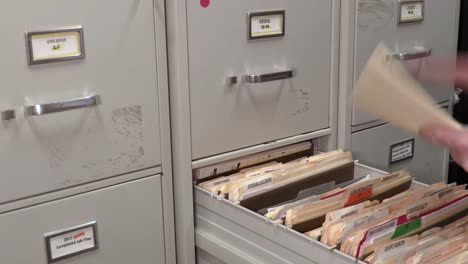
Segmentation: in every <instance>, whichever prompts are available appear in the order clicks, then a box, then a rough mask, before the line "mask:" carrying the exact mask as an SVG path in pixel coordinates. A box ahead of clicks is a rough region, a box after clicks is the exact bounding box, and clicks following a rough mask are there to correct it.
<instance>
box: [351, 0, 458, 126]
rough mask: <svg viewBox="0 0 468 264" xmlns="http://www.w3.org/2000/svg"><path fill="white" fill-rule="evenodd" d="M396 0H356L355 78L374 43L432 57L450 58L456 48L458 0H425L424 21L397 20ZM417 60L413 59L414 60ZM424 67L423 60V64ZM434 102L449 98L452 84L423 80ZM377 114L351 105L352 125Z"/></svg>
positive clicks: (393, 49) (365, 61)
mask: <svg viewBox="0 0 468 264" xmlns="http://www.w3.org/2000/svg"><path fill="white" fill-rule="evenodd" d="M398 3H399V1H397V0H378V1H375V0H358V1H356V5H355V7H354V8H355V12H356V22H355V27H356V29H355V43H354V45H355V50H354V81H356V80H357V79H358V78H359V75H360V74H361V71H362V70H363V68H364V66H365V65H366V63H367V60H368V59H369V57H370V55H371V54H372V52H373V51H374V49H375V47H376V46H377V44H378V43H379V42H381V41H383V42H384V43H385V44H386V45H387V46H388V47H389V49H390V50H391V51H393V52H395V53H400V52H403V53H404V52H411V51H413V50H414V48H415V47H424V48H428V49H431V50H432V55H431V57H429V58H426V59H419V61H422V62H424V61H425V60H426V61H430V60H431V58H432V57H448V58H453V62H454V64H453V65H454V66H455V55H456V52H457V36H458V13H459V0H445V1H440V0H425V1H424V4H425V11H424V21H422V22H413V23H403V24H399V23H398V12H399V4H398ZM417 61H418V60H416V62H417ZM421 70H422V71H424V63H423V64H422V69H421ZM425 87H426V88H427V89H428V91H429V93H430V94H431V95H432V96H433V97H434V98H435V99H436V101H437V102H439V103H440V102H446V101H449V100H450V97H451V94H452V90H451V89H453V87H454V86H453V84H447V85H446V87H439V86H437V85H430V84H426V85H425ZM376 119H377V118H376V117H374V116H372V115H370V114H368V113H365V112H362V111H359V110H357V109H356V108H355V107H354V106H353V120H352V124H353V125H359V124H364V123H367V122H371V121H373V120H376Z"/></svg>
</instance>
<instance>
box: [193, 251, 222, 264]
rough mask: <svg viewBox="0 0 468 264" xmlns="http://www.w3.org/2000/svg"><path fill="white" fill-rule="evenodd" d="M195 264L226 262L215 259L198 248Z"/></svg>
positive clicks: (220, 263)
mask: <svg viewBox="0 0 468 264" xmlns="http://www.w3.org/2000/svg"><path fill="white" fill-rule="evenodd" d="M197 264H226V262H224V261H221V260H219V259H217V258H216V257H214V256H213V255H210V254H209V253H207V252H206V251H204V250H202V249H200V248H197Z"/></svg>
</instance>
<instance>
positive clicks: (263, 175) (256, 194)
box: [199, 150, 354, 211]
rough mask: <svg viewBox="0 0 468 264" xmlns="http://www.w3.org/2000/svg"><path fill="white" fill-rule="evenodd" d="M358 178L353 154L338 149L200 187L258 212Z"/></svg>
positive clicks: (265, 167) (234, 175)
mask: <svg viewBox="0 0 468 264" xmlns="http://www.w3.org/2000/svg"><path fill="white" fill-rule="evenodd" d="M353 177H354V161H353V159H352V157H351V153H349V152H344V151H342V150H336V151H332V152H328V153H323V154H319V155H314V156H311V157H304V158H301V159H298V160H294V161H291V162H288V163H276V162H271V163H268V164H264V165H261V166H256V167H253V168H249V169H244V170H242V171H240V172H239V173H236V174H233V175H229V176H224V177H219V178H216V179H214V180H210V181H207V182H203V183H201V184H199V186H200V187H202V188H204V189H206V190H208V191H210V192H212V193H215V194H218V195H224V196H225V197H227V198H228V199H229V200H230V201H232V202H235V203H240V204H241V205H243V206H244V207H246V208H249V209H251V210H254V211H258V210H261V209H263V208H266V207H269V206H272V205H276V204H278V203H281V202H284V201H285V200H289V199H294V198H297V196H298V195H299V193H300V192H301V191H303V190H304V189H307V188H310V187H313V186H317V185H320V184H325V183H329V182H331V181H333V182H334V183H335V182H336V183H342V182H346V181H350V180H352V179H353Z"/></svg>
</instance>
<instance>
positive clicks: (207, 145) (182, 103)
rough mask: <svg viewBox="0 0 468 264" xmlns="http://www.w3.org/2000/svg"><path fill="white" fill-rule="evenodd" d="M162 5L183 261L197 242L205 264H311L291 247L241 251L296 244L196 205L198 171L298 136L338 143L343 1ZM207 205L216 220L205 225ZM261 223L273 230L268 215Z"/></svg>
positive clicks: (188, 260)
mask: <svg viewBox="0 0 468 264" xmlns="http://www.w3.org/2000/svg"><path fill="white" fill-rule="evenodd" d="M166 4H167V8H168V9H167V11H168V12H167V15H168V51H169V53H168V54H169V60H168V61H169V78H170V84H171V89H170V92H171V96H170V98H171V126H172V127H171V129H172V133H173V134H172V147H173V149H172V150H173V157H174V163H173V164H174V167H173V169H174V181H175V184H174V186H175V192H176V193H177V195H176V196H175V208H176V226H177V232H176V233H177V250H178V255H177V256H178V258H177V260H178V262H180V263H194V260H195V257H196V254H195V246H194V245H195V244H196V246H197V247H198V252H199V256H198V261H199V263H224V262H227V263H262V262H265V263H313V262H314V260H313V259H312V258H309V259H308V260H307V261H308V262H301V261H299V260H304V259H305V258H303V257H300V256H299V255H297V253H294V252H292V253H290V254H291V256H290V257H291V258H289V257H286V258H285V259H283V257H282V256H281V254H280V253H276V252H275V253H274V255H273V256H267V255H268V254H269V253H268V254H267V255H265V257H266V258H262V256H263V255H264V254H265V252H262V251H258V252H257V253H258V255H257V256H255V257H251V256H249V255H250V253H248V254H246V255H245V254H244V253H242V251H244V250H245V247H247V246H248V245H251V246H252V248H251V249H252V250H253V249H254V248H257V247H266V248H267V250H268V251H271V252H273V251H275V249H278V248H286V247H292V246H293V245H291V246H288V245H287V243H284V244H281V245H280V244H278V242H275V241H274V234H276V233H272V234H271V235H272V237H269V238H267V239H264V240H257V238H258V235H257V236H256V237H251V236H250V235H248V234H247V233H248V231H247V230H245V229H242V230H241V229H236V228H235V227H234V226H236V227H237V226H243V225H247V223H248V222H249V221H250V220H251V218H248V217H249V216H247V218H244V220H240V219H236V218H233V219H232V221H230V223H229V224H227V223H225V222H223V221H225V219H224V217H225V216H223V215H224V214H229V210H231V209H235V207H232V208H231V207H224V204H223V203H217V200H216V199H212V200H206V202H207V203H208V204H211V205H204V206H201V205H200V203H203V202H202V200H196V201H194V199H193V188H194V186H193V182H192V176H193V175H194V174H195V171H196V170H197V169H199V168H202V167H206V166H210V165H213V164H216V163H219V162H223V161H226V160H231V159H235V158H242V157H245V156H247V155H250V154H254V153H258V152H261V151H266V150H270V149H274V148H277V147H281V146H286V145H290V144H294V143H297V142H302V141H309V140H314V142H315V143H316V144H317V145H319V146H323V148H322V149H323V150H328V149H332V148H333V147H334V146H335V144H336V142H335V139H336V125H335V124H336V122H337V111H336V101H337V89H338V53H339V49H338V48H339V42H338V40H339V38H338V37H339V11H340V9H339V6H340V4H339V1H316V0H314V1H310V0H307V1H306V0H301V1H286V0H272V1H261V0H255V1H252V0H250V1H247V0H242V1H214V0H213V1H206V0H202V1H185V0H184V1H168V2H167V3H166ZM229 169H230V167H229V166H226V167H219V168H215V170H216V171H205V172H206V174H204V175H205V176H206V175H210V174H212V173H220V171H225V170H229ZM199 195H202V197H203V195H204V194H200V193H199V194H197V196H199ZM208 196H209V195H208ZM197 199H198V198H197ZM201 199H203V198H201ZM194 204H195V205H194ZM194 206H195V214H196V217H195V216H194V212H193V208H194ZM206 206H214V207H218V209H219V210H218V211H216V212H215V211H213V210H212V209H210V207H206ZM225 210H226V211H225ZM205 211H206V212H207V213H209V214H211V215H212V216H213V218H212V219H211V220H210V221H211V222H210V224H208V225H207V224H206V222H205V221H204V219H205V217H204V216H202V214H203V212H205ZM236 213H240V214H241V215H244V213H245V212H244V211H242V210H240V211H236ZM226 216H227V215H226ZM192 219H195V222H196V228H194V224H193V222H192ZM254 219H257V218H254ZM258 219H259V218H258ZM258 219H257V220H258ZM255 221H256V220H255ZM226 225H233V226H232V228H233V229H231V230H232V231H229V232H227V233H226V234H224V233H223V234H222V233H218V232H217V230H218V229H217V228H221V229H226V228H227V229H229V228H230V227H231V226H229V227H228V226H226ZM255 226H257V225H255ZM257 227H258V228H262V229H263V228H267V229H268V228H272V226H271V225H270V224H269V223H267V222H265V221H264V220H263V221H260V222H259V223H258V226H257ZM227 229H226V230H227ZM238 231H239V232H242V234H241V233H237V232H238ZM270 231H273V229H272V230H270ZM268 232H269V231H266V229H265V230H263V231H262V232H261V234H266V233H268ZM195 233H196V239H195V236H194V234H195ZM286 233H287V235H286V236H289V235H290V234H292V235H293V236H294V235H296V234H293V233H292V232H290V231H287V232H286ZM218 235H219V237H217V236H218ZM244 235H245V236H244ZM221 236H222V237H223V238H222V239H221ZM220 239H221V240H220ZM300 239H304V238H300ZM300 239H299V240H300ZM195 240H196V241H195ZM241 243H245V245H243V246H242V247H237V245H239V244H241ZM257 243H260V244H261V245H260V244H257ZM298 243H302V246H301V247H302V248H303V249H304V250H306V248H307V247H308V246H309V245H310V244H309V243H310V242H309V241H308V240H307V239H304V240H303V241H302V240H301V242H298ZM281 251H289V249H282V250H281ZM216 252H218V253H217V254H214V253H216ZM312 253H313V252H311V254H312ZM252 254H255V253H252ZM309 257H310V256H309ZM292 260H295V261H292ZM291 261H292V262H291ZM337 263H339V262H337Z"/></svg>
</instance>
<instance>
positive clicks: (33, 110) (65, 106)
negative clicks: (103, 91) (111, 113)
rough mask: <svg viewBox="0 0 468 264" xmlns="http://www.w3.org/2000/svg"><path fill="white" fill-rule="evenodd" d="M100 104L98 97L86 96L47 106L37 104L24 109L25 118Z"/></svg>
mask: <svg viewBox="0 0 468 264" xmlns="http://www.w3.org/2000/svg"><path fill="white" fill-rule="evenodd" d="M99 104H100V98H99V95H92V96H86V97H82V98H76V99H71V100H65V101H62V102H55V103H49V104H37V105H30V106H25V107H24V113H25V115H26V116H38V115H46V114H51V113H57V112H63V111H68V110H73V109H78V108H86V107H93V106H97V105H99Z"/></svg>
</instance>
